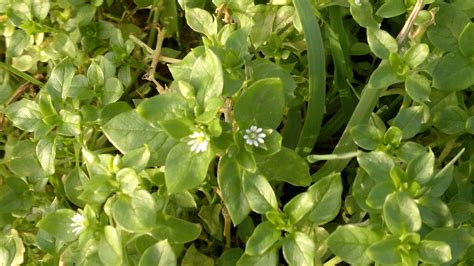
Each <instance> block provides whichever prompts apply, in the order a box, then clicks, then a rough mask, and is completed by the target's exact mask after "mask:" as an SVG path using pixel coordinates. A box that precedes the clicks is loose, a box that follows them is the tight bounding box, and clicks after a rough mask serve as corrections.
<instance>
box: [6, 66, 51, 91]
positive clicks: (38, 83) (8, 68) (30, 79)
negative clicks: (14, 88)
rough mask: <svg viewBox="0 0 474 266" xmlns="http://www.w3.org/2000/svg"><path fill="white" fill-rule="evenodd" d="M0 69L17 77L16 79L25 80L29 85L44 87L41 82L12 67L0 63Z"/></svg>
mask: <svg viewBox="0 0 474 266" xmlns="http://www.w3.org/2000/svg"><path fill="white" fill-rule="evenodd" d="M0 68H3V69H5V70H7V71H8V72H10V73H12V74H14V75H15V76H18V77H20V78H22V79H24V80H26V81H28V82H30V83H33V84H35V85H37V86H40V87H43V86H44V84H43V82H41V81H39V80H37V79H35V78H34V77H32V76H30V75H28V74H25V73H23V72H21V71H20V70H18V69H16V68H14V67H12V66H10V65H8V64H5V63H4V62H0Z"/></svg>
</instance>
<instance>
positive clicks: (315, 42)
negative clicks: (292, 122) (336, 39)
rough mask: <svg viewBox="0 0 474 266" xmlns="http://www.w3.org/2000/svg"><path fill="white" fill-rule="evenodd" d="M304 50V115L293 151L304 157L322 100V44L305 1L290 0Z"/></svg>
mask: <svg viewBox="0 0 474 266" xmlns="http://www.w3.org/2000/svg"><path fill="white" fill-rule="evenodd" d="M293 4H294V5H295V8H296V12H297V14H298V16H299V18H300V21H301V25H302V27H303V32H304V35H305V39H306V43H307V47H308V68H309V74H308V79H309V80H308V85H309V99H308V112H307V113H306V118H305V121H304V125H303V129H302V131H301V135H300V138H299V140H298V145H297V146H296V151H297V152H298V153H299V154H300V155H302V156H304V155H307V154H308V153H310V152H311V150H312V149H313V146H314V144H315V143H316V140H317V139H318V136H319V131H320V129H321V123H322V121H323V115H324V109H325V100H326V70H325V65H326V64H325V56H324V44H323V38H322V36H321V29H320V28H319V24H318V20H317V19H316V16H315V15H314V13H313V7H312V6H311V3H310V1H309V0H293Z"/></svg>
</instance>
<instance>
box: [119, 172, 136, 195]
mask: <svg viewBox="0 0 474 266" xmlns="http://www.w3.org/2000/svg"><path fill="white" fill-rule="evenodd" d="M115 178H116V179H117V181H118V182H119V183H120V190H121V191H122V192H123V193H125V194H130V193H132V192H133V191H134V190H135V189H136V188H137V186H138V184H139V183H140V177H139V176H138V174H137V172H136V171H135V170H134V169H133V168H123V169H120V170H119V171H118V172H117V174H116V175H115Z"/></svg>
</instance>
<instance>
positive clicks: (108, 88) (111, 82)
mask: <svg viewBox="0 0 474 266" xmlns="http://www.w3.org/2000/svg"><path fill="white" fill-rule="evenodd" d="M122 94H123V85H122V82H121V81H120V80H119V79H118V78H115V77H111V78H108V79H107V80H105V84H104V88H103V92H102V96H101V99H102V104H104V105H107V104H111V103H114V102H116V101H118V100H120V97H122Z"/></svg>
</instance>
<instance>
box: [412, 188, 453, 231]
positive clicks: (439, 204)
mask: <svg viewBox="0 0 474 266" xmlns="http://www.w3.org/2000/svg"><path fill="white" fill-rule="evenodd" d="M416 203H417V204H418V208H419V209H420V214H421V219H422V221H423V223H424V224H426V225H428V226H429V227H431V228H438V227H452V226H453V223H454V222H453V216H452V215H451V211H450V210H449V208H448V205H446V203H444V202H443V201H442V200H440V199H439V198H433V197H429V196H424V197H421V198H420V199H418V200H417V201H416Z"/></svg>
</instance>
